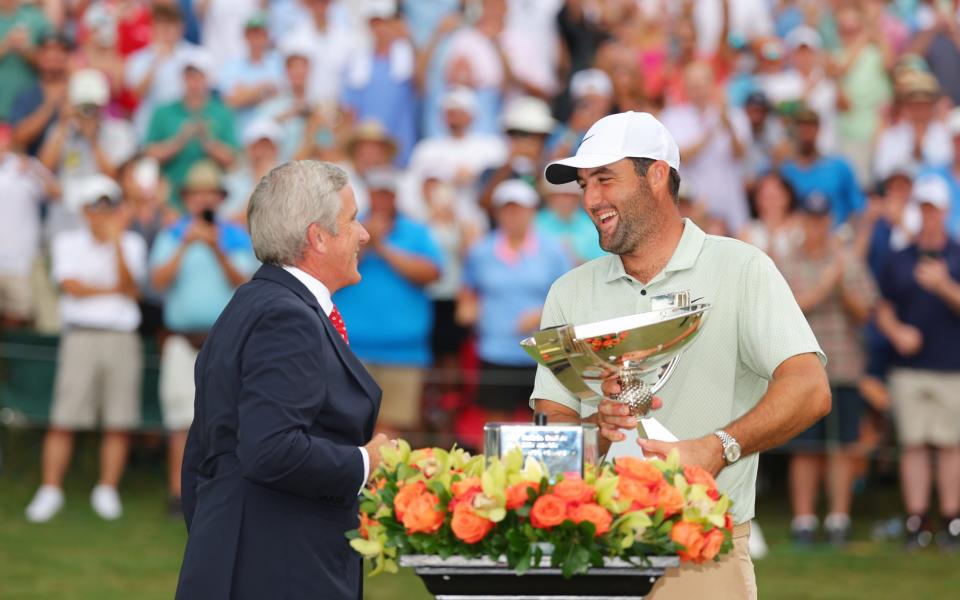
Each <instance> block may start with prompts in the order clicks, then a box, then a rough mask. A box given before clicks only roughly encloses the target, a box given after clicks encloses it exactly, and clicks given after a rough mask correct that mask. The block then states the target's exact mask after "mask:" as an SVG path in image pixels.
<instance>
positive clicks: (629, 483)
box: [617, 477, 657, 512]
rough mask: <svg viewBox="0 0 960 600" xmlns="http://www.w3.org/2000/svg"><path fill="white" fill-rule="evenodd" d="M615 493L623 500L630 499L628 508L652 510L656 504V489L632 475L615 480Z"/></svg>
mask: <svg viewBox="0 0 960 600" xmlns="http://www.w3.org/2000/svg"><path fill="white" fill-rule="evenodd" d="M617 493H618V494H619V497H620V498H621V499H623V500H629V501H630V510H643V511H647V512H653V511H654V510H655V509H656V506H657V491H656V489H652V490H651V489H650V488H649V487H647V486H645V485H643V484H642V483H640V481H639V480H637V479H633V478H632V477H620V479H619V481H617Z"/></svg>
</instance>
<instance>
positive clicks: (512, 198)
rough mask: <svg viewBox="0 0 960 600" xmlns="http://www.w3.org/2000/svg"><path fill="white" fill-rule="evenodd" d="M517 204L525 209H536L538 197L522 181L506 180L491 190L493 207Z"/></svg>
mask: <svg viewBox="0 0 960 600" xmlns="http://www.w3.org/2000/svg"><path fill="white" fill-rule="evenodd" d="M510 203H513V204H519V205H520V206H525V207H527V208H536V207H537V205H538V204H540V197H539V196H538V195H537V191H536V190H534V189H533V186H532V185H530V184H529V183H527V182H526V181H524V180H522V179H508V180H506V181H504V182H502V183H500V184H498V185H497V187H495V188H493V205H494V206H496V207H500V206H505V205H507V204H510Z"/></svg>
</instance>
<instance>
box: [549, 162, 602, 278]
mask: <svg viewBox="0 0 960 600" xmlns="http://www.w3.org/2000/svg"><path fill="white" fill-rule="evenodd" d="M582 195H583V192H582V191H581V190H580V186H578V185H577V184H576V183H574V182H572V181H571V182H570V183H564V184H562V185H554V184H552V183H547V182H546V181H545V182H544V183H543V197H544V206H543V208H541V209H540V212H538V213H537V218H536V221H535V223H536V227H537V232H538V233H541V234H543V235H544V236H545V237H548V238H552V239H554V240H556V241H557V242H559V243H560V244H561V245H562V246H563V249H564V250H566V252H567V256H568V257H569V258H570V261H571V263H573V264H575V265H579V264H583V263H585V262H587V261H588V260H593V259H595V258H599V257H601V256H603V255H604V254H605V252H604V251H603V249H602V248H600V237H599V235H598V234H597V228H596V227H595V226H594V224H593V221H592V220H590V216H589V215H587V213H586V211H585V210H583V207H582V206H581V204H580V198H581V196H582Z"/></svg>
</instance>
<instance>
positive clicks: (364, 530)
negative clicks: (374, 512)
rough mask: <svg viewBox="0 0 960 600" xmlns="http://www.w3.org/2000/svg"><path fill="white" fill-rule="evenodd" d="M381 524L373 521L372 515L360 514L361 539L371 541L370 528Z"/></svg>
mask: <svg viewBox="0 0 960 600" xmlns="http://www.w3.org/2000/svg"><path fill="white" fill-rule="evenodd" d="M379 524H380V522H379V521H377V520H376V519H371V518H370V515H368V514H367V513H360V537H362V538H363V539H365V540H367V539H370V537H369V536H370V531H369V529H368V527H370V526H371V525H379Z"/></svg>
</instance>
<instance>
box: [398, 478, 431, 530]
mask: <svg viewBox="0 0 960 600" xmlns="http://www.w3.org/2000/svg"><path fill="white" fill-rule="evenodd" d="M426 491H427V485H426V484H425V483H423V482H422V481H417V482H416V483H408V484H406V485H404V486H403V487H401V488H400V491H398V492H397V495H396V496H395V497H394V498H393V512H394V513H395V514H396V515H397V520H398V521H401V522H402V521H403V515H405V514H406V512H407V507H408V506H409V505H410V502H412V501H413V499H414V498H416V497H418V496H420V495H421V494H423V493H424V492H426Z"/></svg>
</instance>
